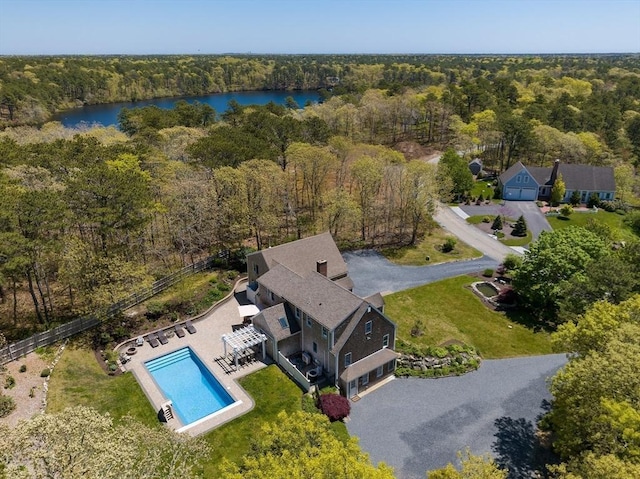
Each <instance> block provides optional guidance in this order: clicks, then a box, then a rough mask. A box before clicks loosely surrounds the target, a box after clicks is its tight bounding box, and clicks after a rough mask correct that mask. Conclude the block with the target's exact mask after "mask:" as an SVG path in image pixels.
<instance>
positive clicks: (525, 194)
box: [504, 187, 538, 201]
mask: <svg viewBox="0 0 640 479" xmlns="http://www.w3.org/2000/svg"><path fill="white" fill-rule="evenodd" d="M506 193H507V194H506V195H505V197H504V199H505V200H510V201H518V200H524V201H533V200H535V199H536V198H537V197H538V189H537V188H513V187H508V188H507V191H506Z"/></svg>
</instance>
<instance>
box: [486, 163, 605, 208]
mask: <svg viewBox="0 0 640 479" xmlns="http://www.w3.org/2000/svg"><path fill="white" fill-rule="evenodd" d="M559 175H562V181H564V183H565V187H566V190H565V196H564V198H563V199H562V202H568V201H569V198H571V195H572V194H573V192H574V191H578V192H579V193H580V201H581V202H582V203H586V202H587V201H588V200H589V197H590V196H591V194H593V193H596V194H597V195H598V197H599V198H600V199H601V200H613V199H614V198H615V193H616V182H615V179H614V176H613V168H611V167H603V166H590V165H569V164H564V163H560V160H556V161H555V163H554V165H553V167H549V168H544V167H539V166H525V165H523V164H522V163H521V162H520V161H519V162H517V163H516V164H515V165H513V166H512V167H511V168H509V169H508V170H507V171H505V172H504V173H502V174H501V175H500V177H499V179H498V187H499V188H500V189H501V191H502V198H503V199H505V200H508V201H522V200H524V201H534V200H548V199H549V198H550V197H551V190H552V188H553V185H554V183H555V181H556V179H557V178H558V176H559Z"/></svg>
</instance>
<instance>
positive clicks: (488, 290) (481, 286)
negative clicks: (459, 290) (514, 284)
mask: <svg viewBox="0 0 640 479" xmlns="http://www.w3.org/2000/svg"><path fill="white" fill-rule="evenodd" d="M475 286H476V289H477V290H478V291H480V292H481V293H482V294H483V296H485V297H487V298H493V297H494V296H495V295H496V294H498V291H497V290H496V288H495V286H493V285H492V284H490V283H487V282H483V283H478V284H476V285H475Z"/></svg>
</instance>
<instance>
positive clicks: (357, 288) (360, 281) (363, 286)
mask: <svg viewBox="0 0 640 479" xmlns="http://www.w3.org/2000/svg"><path fill="white" fill-rule="evenodd" d="M489 239H491V238H489ZM342 257H343V258H344V260H345V261H346V262H347V266H348V268H349V277H350V278H351V279H352V280H353V284H354V287H353V292H354V293H355V294H357V295H358V296H361V297H366V296H369V295H371V294H374V293H377V292H383V293H386V292H394V293H395V292H396V291H402V290H405V289H408V288H413V287H416V286H420V285H423V284H427V283H433V282H434V281H440V280H441V279H446V278H451V277H453V276H460V275H461V274H468V273H474V272H476V271H482V270H484V269H487V268H492V269H495V268H497V267H498V265H499V262H498V261H496V260H495V259H492V258H489V257H487V256H483V257H482V258H479V259H474V260H468V261H454V262H450V263H441V264H435V265H431V266H402V265H398V264H394V263H392V262H391V261H389V260H388V259H387V258H385V257H384V256H382V255H381V254H380V253H378V252H376V251H373V250H360V251H350V252H346V253H343V254H342Z"/></svg>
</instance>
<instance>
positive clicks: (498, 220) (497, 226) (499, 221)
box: [491, 215, 502, 231]
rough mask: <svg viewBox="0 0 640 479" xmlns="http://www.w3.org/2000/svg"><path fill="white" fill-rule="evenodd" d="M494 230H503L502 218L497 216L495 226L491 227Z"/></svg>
mask: <svg viewBox="0 0 640 479" xmlns="http://www.w3.org/2000/svg"><path fill="white" fill-rule="evenodd" d="M491 229H492V230H494V231H495V230H501V229H502V216H500V215H498V216H496V219H495V220H493V224H492V225H491Z"/></svg>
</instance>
